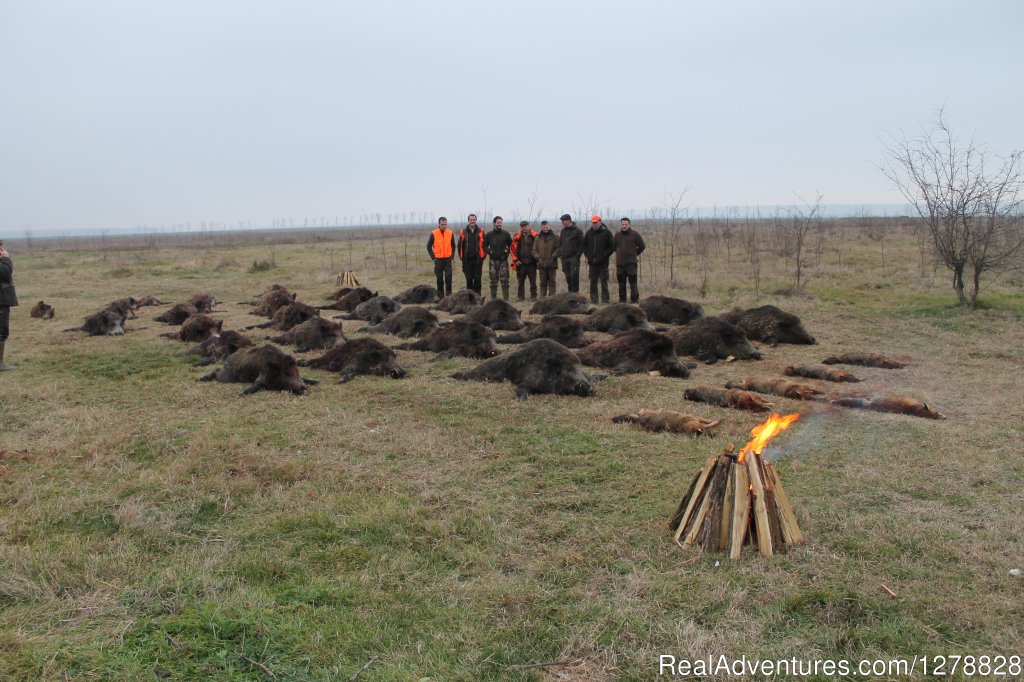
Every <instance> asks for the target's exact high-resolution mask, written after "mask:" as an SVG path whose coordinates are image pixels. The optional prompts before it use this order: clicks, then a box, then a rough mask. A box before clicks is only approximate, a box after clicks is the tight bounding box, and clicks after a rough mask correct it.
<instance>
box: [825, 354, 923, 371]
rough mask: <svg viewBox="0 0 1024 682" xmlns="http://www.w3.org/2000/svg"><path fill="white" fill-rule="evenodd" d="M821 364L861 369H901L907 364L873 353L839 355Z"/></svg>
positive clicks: (832, 356)
mask: <svg viewBox="0 0 1024 682" xmlns="http://www.w3.org/2000/svg"><path fill="white" fill-rule="evenodd" d="M822 363H824V364H826V365H859V366H861V367H879V368H881V369H903V368H904V367H906V366H907V363H905V362H900V361H899V360H896V359H895V358H888V357H886V356H884V355H876V354H875V353H856V352H855V353H840V354H839V355H831V356H829V357H827V358H825V359H824V360H822Z"/></svg>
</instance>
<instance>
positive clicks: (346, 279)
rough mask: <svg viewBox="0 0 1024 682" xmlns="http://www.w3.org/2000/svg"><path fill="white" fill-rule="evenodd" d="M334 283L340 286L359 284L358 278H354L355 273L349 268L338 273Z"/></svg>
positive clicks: (355, 285)
mask: <svg viewBox="0 0 1024 682" xmlns="http://www.w3.org/2000/svg"><path fill="white" fill-rule="evenodd" d="M335 283H336V284H337V285H338V286H340V287H358V286H359V280H358V279H356V273H354V272H352V271H351V270H346V271H345V272H343V273H341V274H340V275H338V277H337V279H336V280H335Z"/></svg>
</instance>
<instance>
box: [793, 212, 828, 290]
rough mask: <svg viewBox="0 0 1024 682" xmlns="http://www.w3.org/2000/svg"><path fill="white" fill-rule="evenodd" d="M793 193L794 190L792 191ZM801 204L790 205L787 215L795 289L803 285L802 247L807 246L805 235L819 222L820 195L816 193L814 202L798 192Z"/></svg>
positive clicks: (803, 263)
mask: <svg viewBox="0 0 1024 682" xmlns="http://www.w3.org/2000/svg"><path fill="white" fill-rule="evenodd" d="M794 194H795V192H794ZM796 196H797V198H798V199H799V200H800V202H801V203H802V204H803V206H792V207H790V208H789V215H790V218H791V219H792V222H791V223H790V225H789V230H788V232H789V240H788V241H789V246H790V249H791V252H792V254H793V260H794V264H795V265H796V289H797V290H799V289H800V287H801V286H803V271H804V265H806V263H805V261H804V257H805V254H804V249H805V247H806V246H807V237H808V236H809V235H810V234H811V232H812V231H813V230H814V229H815V227H817V226H818V224H819V223H820V222H821V203H822V199H823V197H822V195H821V192H819V193H818V195H817V197H816V198H815V200H814V203H813V204H812V203H811V202H809V201H807V200H806V199H804V198H803V197H802V196H800V195H799V194H797V195H796Z"/></svg>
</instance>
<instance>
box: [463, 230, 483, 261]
mask: <svg viewBox="0 0 1024 682" xmlns="http://www.w3.org/2000/svg"><path fill="white" fill-rule="evenodd" d="M483 245H484V231H483V229H482V228H481V227H480V226H479V225H477V226H476V229H470V227H469V225H466V227H465V228H463V230H462V232H459V258H461V259H462V262H463V263H465V262H466V261H470V262H474V261H479V260H483V259H484V258H485V257H486V255H487V252H486V251H485V252H484V254H483V255H480V250H481V249H482V248H483Z"/></svg>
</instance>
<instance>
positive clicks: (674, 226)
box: [662, 185, 706, 288]
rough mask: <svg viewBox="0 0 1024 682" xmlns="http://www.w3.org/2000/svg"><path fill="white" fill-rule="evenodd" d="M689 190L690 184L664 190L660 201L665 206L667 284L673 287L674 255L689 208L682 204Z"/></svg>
mask: <svg viewBox="0 0 1024 682" xmlns="http://www.w3.org/2000/svg"><path fill="white" fill-rule="evenodd" d="M689 191H690V185H687V186H686V187H684V188H683V191H681V192H676V193H672V192H665V200H664V201H663V202H662V206H663V207H664V208H665V228H664V229H665V233H664V234H665V249H666V251H667V254H666V255H667V257H668V285H669V286H670V287H673V288H674V287H675V286H676V255H677V254H678V253H679V252H680V251H681V250H682V244H681V243H680V237H681V236H682V232H683V226H684V225H685V224H686V214H687V212H688V210H689V207H684V206H683V199H684V198H685V197H686V193H687V192H689ZM694 246H695V247H696V242H694ZM705 281H706V279H705Z"/></svg>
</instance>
